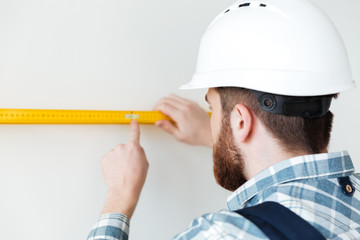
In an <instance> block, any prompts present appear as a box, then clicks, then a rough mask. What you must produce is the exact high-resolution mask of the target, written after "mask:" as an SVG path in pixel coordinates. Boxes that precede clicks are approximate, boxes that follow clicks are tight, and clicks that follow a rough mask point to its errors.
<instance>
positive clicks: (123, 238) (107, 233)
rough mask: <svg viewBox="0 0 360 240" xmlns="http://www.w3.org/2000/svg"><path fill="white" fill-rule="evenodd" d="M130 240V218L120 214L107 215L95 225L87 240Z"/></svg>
mask: <svg viewBox="0 0 360 240" xmlns="http://www.w3.org/2000/svg"><path fill="white" fill-rule="evenodd" d="M128 238H129V219H128V217H127V216H125V215H123V214H120V213H107V214H104V215H102V216H101V217H100V218H99V220H98V221H97V223H95V225H94V226H93V228H92V229H91V231H90V233H89V235H88V237H87V240H95V239H96V240H100V239H103V240H128Z"/></svg>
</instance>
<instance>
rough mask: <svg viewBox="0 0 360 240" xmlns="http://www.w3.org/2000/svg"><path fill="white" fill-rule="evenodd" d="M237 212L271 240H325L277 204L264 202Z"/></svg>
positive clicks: (298, 217)
mask: <svg viewBox="0 0 360 240" xmlns="http://www.w3.org/2000/svg"><path fill="white" fill-rule="evenodd" d="M235 212H237V213H238V214H240V215H242V216H243V217H245V218H246V219H248V220H250V221H251V222H252V223H254V224H255V225H256V226H257V227H258V228H260V229H261V230H262V232H263V233H264V234H265V235H266V236H267V237H268V238H269V239H271V240H309V239H311V240H320V239H322V240H323V239H324V240H325V238H324V237H323V236H322V235H321V234H320V232H319V231H318V230H317V229H315V228H314V227H313V226H312V225H311V224H310V223H308V222H307V221H305V220H304V219H303V218H301V217H300V216H298V215H297V214H296V213H294V212H293V211H291V210H290V209H288V208H286V207H284V206H283V205H281V204H279V203H276V202H264V203H261V204H259V205H256V206H253V207H248V208H244V209H240V210H237V211H235Z"/></svg>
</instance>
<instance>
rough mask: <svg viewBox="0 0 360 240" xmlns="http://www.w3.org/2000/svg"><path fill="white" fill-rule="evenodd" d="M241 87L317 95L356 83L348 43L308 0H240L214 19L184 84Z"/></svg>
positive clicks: (287, 93) (188, 85)
mask: <svg viewBox="0 0 360 240" xmlns="http://www.w3.org/2000/svg"><path fill="white" fill-rule="evenodd" d="M211 87H242V88H248V89H253V90H258V91H262V92H268V93H273V94H279V95H288V96H319V95H328V94H334V93H339V92H342V91H345V90H348V89H351V88H354V87H355V82H354V81H353V80H352V76H351V70H350V66H349V60H348V56H347V53H346V49H345V47H344V43H343V41H342V39H341V37H340V36H339V33H338V32H337V30H336V28H335V26H334V25H333V24H332V23H331V21H330V19H329V18H328V17H327V16H326V15H325V14H324V13H323V12H322V11H321V10H320V9H319V8H318V7H316V6H314V5H313V4H312V3H311V2H310V1H308V0H291V1H290V0H261V1H255V0H250V1H249V0H247V1H244V0H240V1H237V2H235V3H234V4H233V5H232V6H230V7H229V8H227V9H226V10H225V11H223V12H222V13H221V14H220V15H219V16H218V17H217V18H215V20H214V21H213V22H212V23H211V24H210V26H209V27H208V29H207V30H206V32H205V34H204V35H203V38H202V40H201V44H200V50H199V56H198V62H197V69H196V73H195V74H194V76H193V78H192V80H191V81H190V82H189V83H188V84H186V85H183V86H181V89H195V88H211Z"/></svg>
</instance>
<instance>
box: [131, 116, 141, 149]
mask: <svg viewBox="0 0 360 240" xmlns="http://www.w3.org/2000/svg"><path fill="white" fill-rule="evenodd" d="M130 142H133V143H136V144H140V143H139V142H140V127H139V124H138V122H137V121H136V120H132V121H131V123H130Z"/></svg>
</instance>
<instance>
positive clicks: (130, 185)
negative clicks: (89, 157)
mask: <svg viewBox="0 0 360 240" xmlns="http://www.w3.org/2000/svg"><path fill="white" fill-rule="evenodd" d="M139 140H140V129H139V125H138V123H137V122H136V121H132V122H131V130H130V141H129V143H128V144H120V145H118V146H117V147H116V148H115V149H113V150H111V151H109V152H108V153H107V154H106V155H105V156H104V157H103V159H102V160H101V165H102V170H103V175H104V179H105V183H106V185H107V186H108V194H107V197H106V201H105V206H104V208H103V211H102V214H104V213H122V214H124V215H126V216H127V217H128V218H129V219H130V218H131V216H132V214H133V212H134V210H135V207H136V204H137V202H138V200H139V197H140V193H141V189H142V187H143V186H144V183H145V179H146V174H147V170H148V168H149V163H148V161H147V159H146V156H145V152H144V150H143V148H142V147H141V146H140V143H139Z"/></svg>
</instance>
